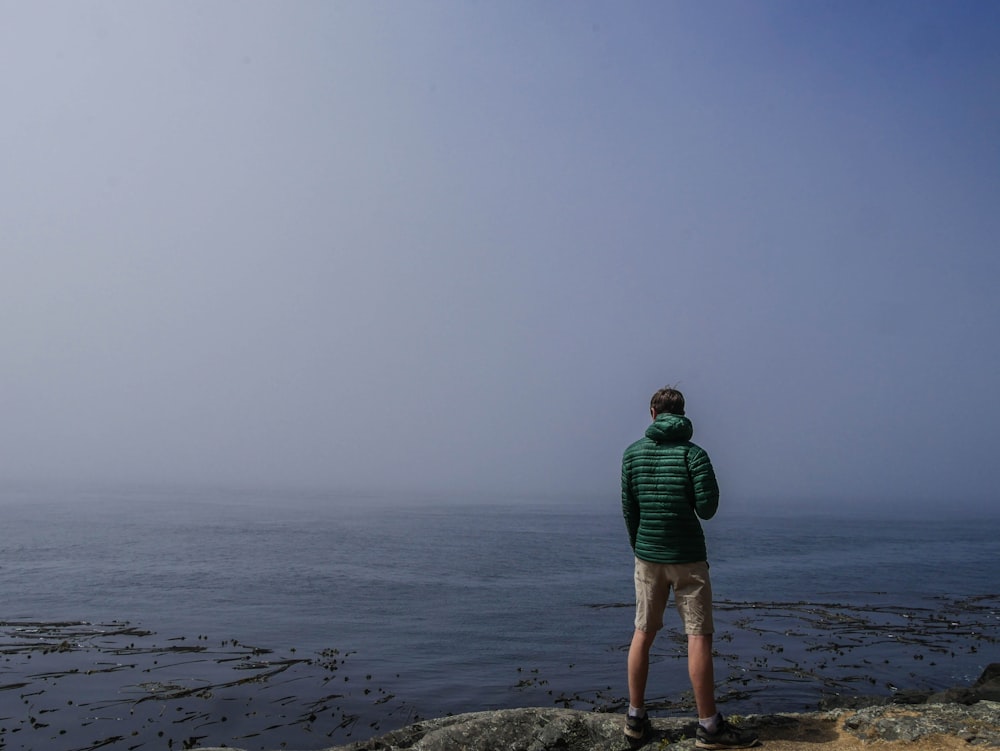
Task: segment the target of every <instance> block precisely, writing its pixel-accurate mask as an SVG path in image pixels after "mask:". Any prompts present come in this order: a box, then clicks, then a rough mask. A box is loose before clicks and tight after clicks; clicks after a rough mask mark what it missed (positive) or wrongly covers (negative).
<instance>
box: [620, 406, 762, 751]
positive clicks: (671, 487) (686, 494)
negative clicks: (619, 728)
mask: <svg viewBox="0 0 1000 751" xmlns="http://www.w3.org/2000/svg"><path fill="white" fill-rule="evenodd" d="M649 412H650V415H652V418H653V424H652V425H650V426H649V428H648V429H647V430H646V435H645V437H643V438H641V439H640V440H638V441H636V442H635V443H633V444H632V445H631V446H629V447H628V448H627V449H626V450H625V455H624V456H623V457H622V513H623V514H624V516H625V526H626V527H627V529H628V537H629V542H630V543H631V545H632V550H633V551H635V598H636V612H635V633H634V634H633V636H632V644H631V647H630V648H629V653H628V692H629V709H628V716H627V718H626V722H625V735H626V736H627V737H628V738H629V740H630V741H632V742H641V741H642V740H643V739H645V738H646V736H647V734H648V733H649V731H650V721H649V717H648V716H647V714H646V709H645V693H646V679H647V677H648V675H649V650H650V647H652V646H653V640H654V639H655V638H656V632H657V631H659V630H660V629H661V628H662V627H663V613H664V610H665V609H666V605H667V597H668V595H669V594H670V590H671V589H673V590H674V600H675V604H676V606H677V611H678V612H679V613H680V616H681V620H682V621H683V623H684V631H685V633H687V639H688V675H689V676H690V678H691V688H692V689H693V690H694V699H695V703H696V704H697V707H698V730H697V737H696V740H695V746H696V747H697V748H703V749H725V748H747V747H749V746H754V745H756V744H757V737H756V736H755V735H753V734H752V733H748V732H746V731H741V730H739V729H738V728H736V727H734V726H733V725H731V724H730V723H728V722H726V720H725V719H724V718H723V717H722V715H721V714H719V712H718V711H717V709H716V706H715V677H714V672H713V666H712V633H713V631H714V626H713V622H712V584H711V581H710V580H709V576H708V562H707V555H706V551H705V535H704V533H703V532H702V529H701V522H699V521H698V520H699V518H701V519H711V518H712V517H713V516H714V515H715V512H716V510H717V509H718V506H719V486H718V483H717V482H716V479H715V471H714V469H713V468H712V462H711V461H710V460H709V458H708V454H707V453H705V450H704V449H702V448H701V447H700V446H697V445H695V444H694V443H692V442H691V436H692V435H693V433H694V430H693V427H692V425H691V421H690V420H689V419H688V418H687V417H685V416H684V396H683V394H681V392H680V391H678V390H677V389H673V388H663V389H660V390H659V391H657V392H656V393H655V394H653V398H652V399H651V400H650V408H649Z"/></svg>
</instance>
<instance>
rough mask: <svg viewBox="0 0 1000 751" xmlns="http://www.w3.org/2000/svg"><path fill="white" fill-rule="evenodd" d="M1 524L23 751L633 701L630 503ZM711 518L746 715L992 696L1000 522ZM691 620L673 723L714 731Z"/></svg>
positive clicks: (88, 516) (269, 498) (147, 502)
mask: <svg viewBox="0 0 1000 751" xmlns="http://www.w3.org/2000/svg"><path fill="white" fill-rule="evenodd" d="M828 508H829V507H828ZM0 518H2V525H3V527H2V528H3V535H2V537H0V660H2V661H0V749H3V750H4V751H7V750H11V749H55V750H57V751H59V750H65V751H84V750H85V749H86V750H87V751H90V750H91V749H98V748H101V749H130V750H131V749H168V750H170V751H172V750H173V749H179V748H195V747H213V746H214V747H232V748H241V749H247V750H249V749H279V748H285V749H303V750H304V749H321V748H328V747H330V746H335V745H341V744H347V743H350V742H353V741H358V740H364V739H367V738H370V737H373V736H376V735H380V734H383V733H386V732H388V731H390V730H393V729H396V728H398V727H402V726H404V725H407V724H410V723H413V722H417V721H420V720H421V719H426V718H432V717H439V716H445V715H450V714H459V713H465V712H475V711H482V710H492V709H500V708H509V707H522V706H553V707H572V708H577V709H583V710H587V711H591V710H593V711H615V712H620V711H624V708H625V707H626V706H627V696H626V687H625V659H626V654H627V649H628V643H629V640H630V637H631V633H632V628H633V627H632V620H633V589H632V587H633V585H632V567H633V558H632V553H631V550H630V548H629V546H628V540H627V536H626V533H625V527H624V522H623V521H622V518H621V512H620V505H619V501H618V499H617V498H616V497H613V496H610V497H607V498H604V499H597V498H531V497H506V496H503V495H499V494H498V495H495V496H478V497H474V498H472V497H448V496H443V495H442V496H438V495H433V494H420V493H410V494H407V493H397V494H384V495H375V494H365V493H356V492H317V491H308V492H307V491H282V490H275V489H268V490H260V489H253V490H247V489H231V488H230V489H219V488H211V489H209V488H177V487H171V488H165V487H157V488H150V487H132V486H130V487H116V488H106V487H105V488H94V487H88V488H86V489H80V488H58V489H54V488H46V489H42V488H37V487H17V488H6V489H0ZM704 527H705V531H706V537H707V540H708V548H709V561H710V565H711V572H712V577H713V586H714V591H715V602H716V612H715V619H716V636H715V650H716V658H715V672H716V682H717V685H718V694H719V703H720V705H721V708H722V710H723V711H724V712H726V713H729V714H748V713H772V712H798V711H810V710H815V709H817V708H818V707H819V706H820V705H821V703H822V702H825V701H830V700H836V699H838V698H843V697H850V696H858V695H864V696H882V697H886V696H894V695H897V694H903V695H905V694H906V693H907V692H913V691H936V690H942V689H945V688H948V687H952V686H960V685H969V684H971V683H973V682H974V681H975V680H976V679H977V677H978V676H979V675H980V674H981V673H982V671H983V669H984V668H985V667H986V666H987V665H988V664H989V663H991V662H996V661H1000V652H998V643H997V640H998V638H1000V515H993V516H988V515H987V516H983V515H980V516H965V517H952V516H949V515H948V506H947V504H942V507H941V513H940V514H939V515H938V516H936V517H935V518H922V519H921V518H910V519H908V518H906V517H905V515H903V516H902V518H901V515H899V514H895V515H894V516H892V517H889V516H888V515H886V516H885V517H884V518H883V517H880V516H879V515H878V514H871V513H869V514H857V513H852V512H849V511H847V510H846V507H845V509H844V510H842V511H838V512H831V511H826V512H817V511H813V510H810V508H809V507H808V505H806V504H803V505H802V507H795V506H788V505H786V506H784V507H782V508H781V510H777V509H774V508H770V507H768V506H767V505H761V506H759V507H754V506H748V505H744V506H742V507H739V508H734V509H732V510H730V509H728V508H727V507H726V505H725V504H723V506H722V507H721V509H720V511H719V513H718V515H717V516H716V518H714V519H712V520H710V521H708V522H705V523H704ZM666 621H667V625H666V627H665V628H664V630H663V631H662V632H661V634H660V635H659V636H658V638H657V642H656V644H655V645H654V649H653V655H652V664H651V668H650V681H649V689H648V694H647V704H648V706H649V707H650V708H651V710H652V711H653V713H654V715H657V714H659V715H662V716H670V715H677V716H689V715H691V714H692V713H693V709H692V707H693V704H692V700H691V694H690V687H689V685H688V678H687V670H686V663H685V638H684V636H683V634H682V633H681V630H680V623H679V619H678V617H677V615H676V613H674V612H673V611H672V609H671V611H670V612H668V613H667V616H666Z"/></svg>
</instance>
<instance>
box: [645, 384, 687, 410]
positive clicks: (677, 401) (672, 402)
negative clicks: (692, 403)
mask: <svg viewBox="0 0 1000 751" xmlns="http://www.w3.org/2000/svg"><path fill="white" fill-rule="evenodd" d="M649 406H650V408H651V409H652V410H653V411H654V412H655V413H656V414H658V415H683V414H684V394H682V393H681V392H680V391H678V390H677V389H675V388H672V387H671V386H667V387H666V388H662V389H660V390H659V391H657V392H656V393H655V394H653V398H652V399H650V400H649Z"/></svg>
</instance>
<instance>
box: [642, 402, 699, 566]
mask: <svg viewBox="0 0 1000 751" xmlns="http://www.w3.org/2000/svg"><path fill="white" fill-rule="evenodd" d="M693 434H694V428H693V426H692V425H691V421H690V420H689V419H688V418H686V417H683V416H680V415H670V414H664V415H657V416H656V419H655V420H654V421H653V424H652V425H650V426H649V428H647V429H646V435H645V436H644V437H643V438H641V439H639V440H638V441H636V442H635V443H633V444H632V445H631V446H629V447H628V448H627V449H626V450H625V455H624V456H623V457H622V513H623V514H624V516H625V526H626V528H627V529H628V537H629V542H630V543H631V545H632V549H633V550H634V551H635V555H636V557H637V558H641V559H642V560H644V561H650V562H652V563H695V562H697V561H704V560H706V559H707V555H706V551H705V535H704V533H703V532H702V529H701V522H699V521H698V520H699V518H701V519H711V518H712V517H713V516H714V515H715V512H716V510H717V509H718V507H719V485H718V482H717V481H716V479H715V470H713V468H712V462H711V460H710V459H709V458H708V454H707V453H705V450H704V449H703V448H701V447H700V446H698V445H696V444H694V443H691V436H692V435H693Z"/></svg>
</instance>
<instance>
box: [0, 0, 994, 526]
mask: <svg viewBox="0 0 1000 751" xmlns="http://www.w3.org/2000/svg"><path fill="white" fill-rule="evenodd" d="M0 97H2V100H0V101H2V107H3V117H2V118H0V171H2V175H3V179H2V180H0V254H2V256H0V261H2V263H0V337H2V338H0V343H2V350H0V351H2V367H0V406H2V416H3V427H2V431H0V439H2V442H0V479H5V480H9V481H14V480H17V481H20V480H22V479H33V478H55V479H60V480H64V481H70V482H73V481H77V480H79V481H92V480H108V481H117V480H126V481H129V482H133V481H138V482H145V481H149V482H165V481H176V482H198V483H201V482H208V483H238V484H241V485H257V484H268V485H278V486H280V485H289V486H306V487H329V488H342V487H343V488H362V489H371V490H373V491H378V490H380V489H385V488H395V489H420V490H427V489H430V490H446V491H453V490H458V491H469V492H476V493H485V494H490V493H493V492H502V493H526V494H533V493H542V492H544V493H556V494H581V495H583V494H586V495H588V496H599V495H601V494H607V495H608V497H609V499H610V502H612V503H613V502H616V498H617V495H618V493H619V487H618V486H619V477H618V475H619V471H620V460H621V452H622V450H623V449H624V448H625V446H626V445H627V444H628V443H630V442H631V441H632V440H635V439H636V438H638V437H639V436H640V435H641V434H642V432H643V431H644V429H645V427H646V425H647V423H648V413H647V409H648V402H649V397H650V395H651V394H652V392H653V391H655V390H656V389H657V388H658V387H660V386H663V385H665V384H677V385H679V387H680V388H681V389H682V390H683V391H684V392H685V394H686V396H687V400H688V414H689V416H690V417H691V418H692V419H693V421H694V424H695V440H696V441H697V442H698V443H700V444H701V445H703V446H704V447H705V448H706V449H707V450H708V451H709V453H710V455H711V456H712V458H713V460H714V462H715V464H716V468H717V471H718V473H719V477H720V482H721V484H722V487H723V492H724V494H725V496H726V497H727V498H730V499H738V500H740V501H741V502H748V503H755V504H760V505H767V504H769V503H778V502H787V501H792V502H802V503H820V502H823V503H828V502H830V501H838V500H846V501H851V502H860V503H873V504H880V503H888V502H894V503H899V502H901V503H904V504H905V503H908V502H911V501H912V502H913V503H921V504H926V503H943V504H945V508H948V509H951V508H955V507H961V506H970V505H976V504H981V505H982V506H983V507H986V506H988V505H990V504H992V502H993V501H994V500H995V499H996V497H997V488H998V487H1000V461H998V460H997V459H996V452H997V448H998V447H1000V428H998V426H1000V397H998V396H997V388H998V385H1000V335H998V332H997V329H998V323H1000V295H998V283H1000V253H998V250H1000V248H998V238H1000V4H998V3H996V2H993V1H992V0H984V1H983V2H962V1H959V2H917V1H916V0H901V1H900V2H860V1H859V2H850V1H847V2H821V1H819V0H817V1H815V2H799V1H798V0H789V1H788V2H770V1H763V2H715V3H713V2H702V1H701V0H699V1H697V2H694V1H692V2H666V1H664V2H625V3H619V2H578V1H575V0H574V1H573V2H569V1H565V2H440V1H437V0H435V1H433V2H431V1H428V2H362V1H360V0H359V1H358V2H339V1H338V2H252V1H251V2H223V1H221V0H214V1H213V2H125V1H124V0H120V1H118V2H65V3H47V2H35V1H32V2H7V1H0Z"/></svg>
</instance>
